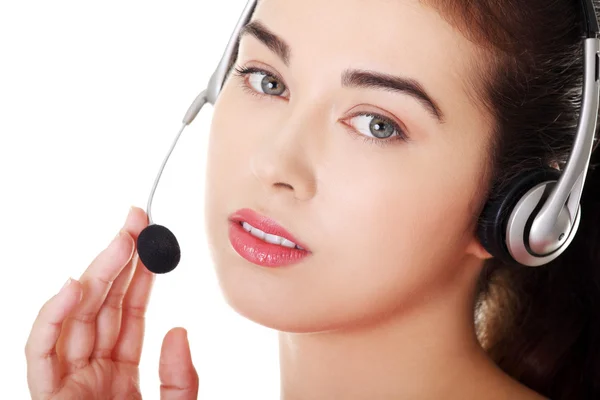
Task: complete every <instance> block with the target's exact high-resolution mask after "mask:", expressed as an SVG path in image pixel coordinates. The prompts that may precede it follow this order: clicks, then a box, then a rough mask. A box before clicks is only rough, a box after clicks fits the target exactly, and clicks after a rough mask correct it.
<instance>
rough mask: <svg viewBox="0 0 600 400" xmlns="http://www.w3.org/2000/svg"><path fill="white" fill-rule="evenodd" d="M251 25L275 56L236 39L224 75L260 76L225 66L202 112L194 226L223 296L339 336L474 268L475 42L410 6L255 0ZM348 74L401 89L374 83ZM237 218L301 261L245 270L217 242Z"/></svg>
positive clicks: (270, 317) (249, 39) (480, 130)
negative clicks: (200, 217) (284, 242)
mask: <svg viewBox="0 0 600 400" xmlns="http://www.w3.org/2000/svg"><path fill="white" fill-rule="evenodd" d="M252 21H254V22H258V21H260V23H261V25H262V26H264V27H266V28H267V29H268V30H269V31H270V32H272V33H273V34H275V35H277V37H278V38H280V39H281V40H283V41H284V42H285V43H286V44H287V46H289V53H288V54H287V56H288V58H289V59H288V60H287V61H288V62H287V64H286V62H285V60H284V58H286V57H283V55H284V52H283V47H281V46H279V47H278V49H279V51H274V50H272V49H270V48H269V47H268V46H267V45H265V44H264V43H263V42H262V41H261V40H259V39H258V38H257V37H256V36H255V35H253V34H246V35H244V36H243V38H242V40H241V42H240V48H239V55H238V58H237V62H236V65H235V67H237V68H258V69H261V70H264V71H265V73H262V72H253V73H251V74H249V75H244V76H238V75H235V71H233V73H232V75H230V76H229V78H228V80H227V81H226V83H225V85H224V87H223V89H222V92H221V94H220V96H219V98H218V101H217V102H216V104H215V107H214V115H213V120H212V126H211V132H210V144H209V153H208V172H207V188H206V218H207V226H206V228H207V232H208V239H209V246H210V250H211V254H212V257H213V261H214V263H215V266H216V273H217V276H218V279H219V282H220V285H221V289H222V291H223V293H224V296H225V298H226V301H227V302H228V303H229V304H230V305H231V306H232V307H233V308H234V309H235V310H236V311H237V312H238V313H239V314H241V315H243V316H245V317H247V318H249V319H250V320H253V321H254V322H257V323H260V324H262V325H265V326H268V327H271V328H273V329H278V330H281V331H289V332H317V331H324V330H332V329H341V328H346V327H352V326H355V325H358V324H364V323H368V322H369V321H373V320H375V319H378V318H381V317H382V316H384V315H388V314H389V313H392V312H395V311H397V310H399V309H404V308H406V307H408V306H409V305H411V306H414V305H415V304H419V303H422V302H423V301H426V300H425V299H427V298H430V296H431V294H433V293H437V294H440V293H444V291H445V290H446V289H449V288H450V287H451V286H452V285H453V284H456V282H457V281H458V280H457V279H458V277H459V276H465V275H464V273H465V269H468V268H471V269H473V268H475V267H473V266H474V265H475V266H480V264H481V262H479V259H482V258H485V257H487V256H488V254H487V253H486V252H485V251H484V250H482V248H481V247H480V245H479V243H478V241H477V240H476V238H475V236H474V226H475V225H474V223H475V219H476V216H477V215H476V213H477V209H478V206H479V203H480V200H481V199H480V198H479V195H478V193H479V190H480V189H481V188H482V186H481V185H482V182H484V180H483V174H484V171H485V164H486V156H487V154H486V150H485V149H486V146H487V144H488V141H489V132H490V123H489V122H488V121H489V118H487V117H486V115H485V113H484V112H483V111H482V108H481V107H478V105H477V103H476V102H475V101H474V100H473V99H474V97H473V95H472V93H471V88H470V86H469V82H470V80H469V79H470V78H471V77H472V76H473V75H474V73H475V71H474V69H473V67H472V65H473V63H474V60H475V58H476V57H479V56H478V55H477V54H478V53H477V52H476V48H475V45H473V44H472V43H471V42H469V41H467V40H466V39H465V38H464V37H463V36H462V35H461V34H460V33H459V32H458V31H455V30H454V29H453V28H452V27H451V26H450V25H449V24H448V23H447V22H445V20H443V19H442V17H440V15H439V14H438V13H437V12H436V11H435V10H434V9H432V8H428V7H425V6H424V5H422V4H421V3H420V2H418V1H416V0H414V1H413V0H394V1H384V0H369V1H364V0H328V1H321V0H301V1H300V0H261V1H260V2H259V5H258V7H257V9H256V11H255V13H254V16H253V18H252ZM351 70H360V71H362V72H366V71H370V72H372V73H376V74H379V75H389V76H390V77H391V76H397V77H399V78H401V79H402V80H403V81H398V82H396V84H397V88H396V89H390V88H384V87H382V86H380V85H379V83H377V85H375V83H376V82H378V81H377V80H375V79H373V78H368V77H366V75H363V76H362V77H361V76H357V77H352V72H351ZM348 71H350V72H348ZM265 74H266V75H265ZM383 81H387V82H388V83H390V82H391V81H392V79H387V80H383ZM369 82H370V83H373V84H374V85H371V87H366V86H365V85H364V84H365V83H369ZM361 83H362V85H361ZM380 83H381V82H380ZM378 85H379V86H378ZM244 86H245V88H244ZM418 93H419V94H418ZM426 97H427V98H429V99H430V100H426ZM430 101H431V102H430ZM241 208H251V209H253V210H255V211H256V212H258V213H260V214H263V215H265V216H268V217H270V218H272V219H274V220H275V221H277V222H278V223H279V224H280V225H282V226H283V227H284V228H285V229H287V230H288V231H289V232H290V233H291V234H292V235H293V236H294V237H296V238H297V239H298V241H299V242H301V243H303V244H304V245H305V247H307V248H308V249H309V250H310V254H309V255H308V256H307V257H305V258H303V259H302V260H301V261H299V262H298V263H296V264H293V265H288V266H284V267H278V268H271V267H264V266H260V265H257V264H254V263H252V262H250V261H247V260H246V259H245V258H243V257H242V256H240V255H239V254H238V252H237V251H236V250H235V249H234V247H233V246H232V244H231V242H230V239H229V224H230V222H229V221H228V218H229V217H230V215H231V214H232V213H234V212H235V211H237V210H239V209H241ZM471 273H472V272H471Z"/></svg>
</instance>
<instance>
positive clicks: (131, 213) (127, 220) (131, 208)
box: [125, 206, 133, 224]
mask: <svg viewBox="0 0 600 400" xmlns="http://www.w3.org/2000/svg"><path fill="white" fill-rule="evenodd" d="M132 215H133V206H131V207H129V212H128V213H127V218H126V219H125V224H127V223H128V222H129V219H130V218H131V216H132Z"/></svg>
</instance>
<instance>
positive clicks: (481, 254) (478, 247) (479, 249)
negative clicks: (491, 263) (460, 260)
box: [466, 236, 493, 260]
mask: <svg viewBox="0 0 600 400" xmlns="http://www.w3.org/2000/svg"><path fill="white" fill-rule="evenodd" d="M466 253H467V254H470V255H473V256H475V257H477V258H478V259H480V260H488V259H490V258H492V257H493V256H492V255H491V254H490V253H489V252H488V251H487V250H486V249H485V247H483V245H482V244H481V242H480V241H479V239H478V238H477V237H476V236H474V237H473V238H472V239H471V242H470V243H469V244H468V245H467V248H466Z"/></svg>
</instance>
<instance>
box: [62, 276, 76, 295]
mask: <svg viewBox="0 0 600 400" xmlns="http://www.w3.org/2000/svg"><path fill="white" fill-rule="evenodd" d="M71 282H73V279H71V278H69V279H67V281H66V282H65V284H64V285H63V286H62V287H61V288H60V291H59V293H60V292H62V291H64V290H65V288H66V287H67V286H69V285H70V284H71Z"/></svg>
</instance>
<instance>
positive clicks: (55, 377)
mask: <svg viewBox="0 0 600 400" xmlns="http://www.w3.org/2000/svg"><path fill="white" fill-rule="evenodd" d="M81 294H82V290H81V285H80V283H79V282H77V281H76V280H74V279H69V280H68V281H67V283H65V285H64V286H63V287H62V289H61V290H60V292H58V294H56V295H55V296H53V297H52V298H51V299H50V300H48V301H47V302H46V303H45V304H44V305H43V306H42V308H41V309H40V312H39V314H38V316H37V318H36V319H35V321H34V322H33V326H32V328H31V332H30V334H29V338H28V339H27V343H26V345H25V357H26V359H27V384H28V386H29V391H30V392H31V398H32V399H41V398H46V397H47V396H48V395H49V394H51V393H53V392H54V391H55V390H57V389H58V388H59V385H60V381H61V377H62V374H61V369H60V365H59V361H58V358H57V356H56V342H57V340H58V338H59V336H60V333H61V327H62V323H63V321H64V320H65V319H66V318H67V315H69V313H70V312H71V311H72V310H73V309H74V308H75V306H76V305H77V304H78V303H79V301H80V300H81Z"/></svg>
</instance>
